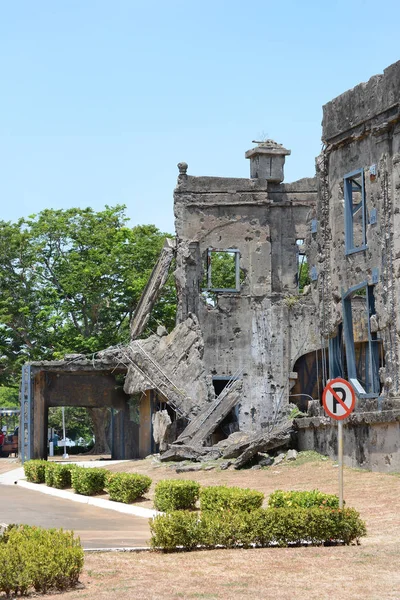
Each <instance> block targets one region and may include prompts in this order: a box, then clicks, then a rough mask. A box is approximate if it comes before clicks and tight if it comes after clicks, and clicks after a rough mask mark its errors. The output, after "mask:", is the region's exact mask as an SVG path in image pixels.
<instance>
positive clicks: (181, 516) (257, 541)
mask: <svg viewBox="0 0 400 600" xmlns="http://www.w3.org/2000/svg"><path fill="white" fill-rule="evenodd" d="M150 529H151V534H152V538H151V546H152V547H153V548H161V549H163V550H167V551H173V550H175V549H177V548H182V547H183V548H185V549H187V550H192V549H194V548H196V547H208V548H213V547H216V546H225V547H227V548H235V547H249V546H257V547H267V546H270V545H273V546H281V547H285V546H290V545H299V544H312V545H320V544H327V543H333V542H343V543H345V544H350V542H352V541H354V540H357V541H358V540H359V538H360V537H362V536H365V535H366V528H365V523H364V522H363V521H362V520H361V519H360V516H359V514H358V513H357V511H355V510H354V509H351V508H345V509H343V510H339V509H332V508H320V507H316V506H314V507H312V508H298V507H296V508H268V509H263V508H258V509H255V510H253V511H251V512H240V511H225V512H217V511H206V512H205V513H202V514H201V518H199V517H198V516H197V515H196V514H195V513H188V512H185V511H176V512H172V513H169V514H167V515H160V516H158V517H156V519H154V520H153V521H151V522H150Z"/></svg>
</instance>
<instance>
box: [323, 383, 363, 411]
mask: <svg viewBox="0 0 400 600" xmlns="http://www.w3.org/2000/svg"><path fill="white" fill-rule="evenodd" d="M355 403H356V395H355V393H354V390H353V386H352V385H351V383H349V382H348V381H346V380H345V379H342V378H341V377H337V378H336V379H332V380H331V381H330V382H329V383H328V384H327V386H326V388H325V389H324V392H323V394H322V404H323V405H324V409H325V412H326V414H327V415H328V416H329V417H332V419H336V420H337V421H341V420H342V419H345V418H346V417H348V416H349V414H350V413H352V412H353V410H354V406H355Z"/></svg>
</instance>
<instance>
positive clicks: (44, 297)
mask: <svg viewBox="0 0 400 600" xmlns="http://www.w3.org/2000/svg"><path fill="white" fill-rule="evenodd" d="M164 239H165V234H163V233H161V232H160V231H158V229H157V228H156V227H155V226H153V225H143V226H137V227H134V228H133V229H131V228H129V227H127V218H126V216H125V207H124V206H116V207H115V208H110V207H106V208H105V209H104V210H103V211H100V212H95V211H93V210H92V209H91V208H86V209H78V208H71V209H67V210H53V209H47V210H44V211H42V212H41V213H39V214H38V215H33V216H31V217H29V218H27V219H20V220H19V221H18V222H17V223H9V222H4V221H0V356H1V361H0V377H1V382H2V383H4V384H6V385H8V384H9V383H12V382H16V381H17V380H18V378H19V375H20V367H21V365H22V364H23V363H25V362H27V361H28V360H42V359H54V358H60V357H62V356H63V355H64V354H65V353H66V352H80V353H84V354H92V353H94V352H97V351H98V350H101V349H103V348H106V347H108V346H110V345H114V344H117V343H120V342H121V341H125V340H126V338H128V337H129V320H130V318H131V316H132V314H133V312H134V310H135V307H136V305H137V302H138V300H139V298H140V295H141V293H142V290H143V288H144V286H145V285H146V283H147V280H148V277H149V275H150V273H151V270H152V268H153V266H154V264H155V262H156V260H157V258H158V255H159V252H160V249H161V247H162V245H163V242H164ZM175 306H176V294H175V288H174V285H173V281H172V279H170V280H169V281H168V282H167V284H166V286H165V287H164V289H163V291H162V293H161V297H160V300H159V302H158V304H157V306H156V307H155V308H154V311H153V314H152V317H151V320H152V322H150V323H149V327H153V328H154V326H155V320H161V321H162V322H163V323H164V325H166V327H167V328H172V327H173V326H174V321H175Z"/></svg>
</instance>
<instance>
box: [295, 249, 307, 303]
mask: <svg viewBox="0 0 400 600" xmlns="http://www.w3.org/2000/svg"><path fill="white" fill-rule="evenodd" d="M296 252H297V287H298V291H299V292H302V291H303V290H304V286H306V285H308V284H309V283H310V274H309V269H308V262H307V256H306V251H305V246H304V240H303V239H297V240H296Z"/></svg>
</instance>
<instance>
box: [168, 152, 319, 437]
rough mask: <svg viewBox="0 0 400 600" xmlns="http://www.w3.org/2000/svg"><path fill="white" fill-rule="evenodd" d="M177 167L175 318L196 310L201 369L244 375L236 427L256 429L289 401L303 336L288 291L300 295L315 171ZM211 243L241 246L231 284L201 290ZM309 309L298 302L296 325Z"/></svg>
mask: <svg viewBox="0 0 400 600" xmlns="http://www.w3.org/2000/svg"><path fill="white" fill-rule="evenodd" d="M286 153H287V152H286ZM179 167H180V175H179V178H178V185H177V188H176V190H175V205H174V207H175V218H176V220H175V227H176V235H177V270H176V279H177V287H178V292H179V308H178V318H179V319H180V320H182V319H185V318H186V316H187V314H188V312H193V313H195V314H196V315H197V317H198V320H199V324H200V328H201V331H202V334H203V338H204V364H205V368H206V371H207V372H208V373H209V374H210V375H212V376H213V377H219V378H221V377H227V378H228V377H232V376H237V377H240V378H241V379H242V381H243V385H242V398H241V401H240V403H239V405H238V420H239V425H240V428H241V429H243V430H255V429H260V428H262V427H265V426H266V425H267V424H268V422H270V421H271V420H272V419H273V418H274V416H275V415H276V413H277V411H279V410H280V409H281V408H283V407H284V406H286V405H287V403H288V397H289V390H290V385H291V384H290V371H291V367H292V364H293V362H294V361H293V359H294V356H295V355H296V354H297V353H298V351H299V348H300V346H301V344H304V339H299V337H298V336H296V335H295V336H294V337H293V339H295V340H296V341H295V342H294V343H292V342H291V340H292V332H291V329H292V324H291V322H290V318H289V312H290V307H291V302H292V300H291V298H297V297H298V283H297V247H296V239H299V238H300V239H303V238H304V236H305V234H306V228H307V217H308V214H309V212H310V210H311V209H312V208H313V207H314V205H315V199H316V181H315V180H314V179H304V180H300V181H298V182H295V183H292V184H279V183H276V182H272V183H271V182H268V181H267V180H266V179H235V178H220V177H193V176H188V175H187V174H186V167H187V165H185V163H181V164H180V165H179ZM210 249H215V250H218V251H223V250H227V249H233V250H235V251H238V252H239V255H240V279H241V283H240V289H239V290H238V291H234V292H207V291H205V288H206V287H207V283H206V277H207V257H208V251H209V250H210ZM307 307H308V308H307ZM313 313H315V308H314V306H313V305H312V303H311V302H308V303H307V302H306V303H305V304H304V310H303V313H302V316H301V319H299V321H298V322H299V323H300V321H301V328H302V329H303V331H305V329H307V322H309V321H310V320H312V318H313ZM292 323H296V318H294V317H293V318H292ZM311 346H313V343H311ZM313 347H314V346H313Z"/></svg>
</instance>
